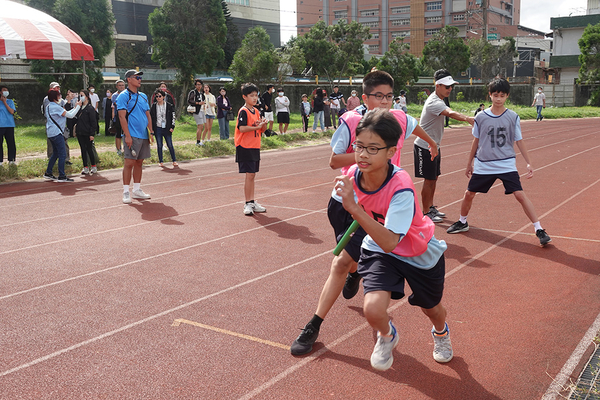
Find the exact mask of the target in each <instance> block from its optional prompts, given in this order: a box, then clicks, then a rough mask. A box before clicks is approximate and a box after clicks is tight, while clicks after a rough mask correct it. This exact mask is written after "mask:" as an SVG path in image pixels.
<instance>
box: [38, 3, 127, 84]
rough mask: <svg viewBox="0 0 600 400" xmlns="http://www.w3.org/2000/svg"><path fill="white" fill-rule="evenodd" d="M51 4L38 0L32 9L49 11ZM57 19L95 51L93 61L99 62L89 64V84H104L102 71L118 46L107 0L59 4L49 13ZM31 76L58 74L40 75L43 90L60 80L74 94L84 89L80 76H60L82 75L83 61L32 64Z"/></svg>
mask: <svg viewBox="0 0 600 400" xmlns="http://www.w3.org/2000/svg"><path fill="white" fill-rule="evenodd" d="M50 4H51V0H44V1H42V0H36V1H31V2H29V5H30V6H36V5H37V6H40V7H44V8H48V7H50ZM50 14H51V15H52V16H53V17H54V18H56V19H58V20H59V21H60V22H62V23H63V24H65V25H66V26H68V27H69V28H71V29H72V30H73V31H75V32H76V33H77V34H78V35H79V36H80V37H81V39H83V41H84V42H86V43H88V44H89V45H91V46H92V47H93V49H94V57H95V58H96V59H97V60H98V61H97V62H95V61H86V62H85V68H86V73H87V75H88V76H89V83H90V84H93V85H99V84H100V83H102V81H103V79H102V72H101V70H100V68H101V67H102V66H103V65H104V60H105V58H106V56H107V55H108V54H109V53H110V52H111V51H112V49H113V47H114V46H115V43H114V39H113V26H114V24H115V20H114V15H113V13H112V9H111V7H110V5H109V3H108V0H57V1H56V2H55V3H54V5H53V6H52V12H51V13H50ZM30 71H31V72H49V71H51V72H55V73H57V74H58V75H38V78H36V79H37V80H38V81H40V82H41V83H42V84H43V85H44V86H46V85H48V84H49V83H50V82H52V81H54V80H57V81H59V82H60V83H61V84H62V85H63V86H66V87H69V88H72V89H74V90H76V89H79V88H81V87H82V83H83V82H82V80H81V77H80V76H77V75H62V76H61V75H60V73H81V72H83V64H82V62H81V61H58V60H33V61H32V62H31V68H30Z"/></svg>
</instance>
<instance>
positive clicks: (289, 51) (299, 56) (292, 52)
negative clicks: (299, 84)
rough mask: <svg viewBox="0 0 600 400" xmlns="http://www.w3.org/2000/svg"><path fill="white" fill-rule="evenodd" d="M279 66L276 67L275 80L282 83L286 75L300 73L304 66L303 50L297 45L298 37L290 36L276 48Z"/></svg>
mask: <svg viewBox="0 0 600 400" xmlns="http://www.w3.org/2000/svg"><path fill="white" fill-rule="evenodd" d="M277 53H278V55H279V67H278V68H277V81H278V82H279V83H283V81H284V80H285V78H286V77H287V76H290V75H292V74H300V73H301V72H302V71H303V70H304V68H305V67H306V60H305V57H304V52H303V51H302V49H301V48H300V46H299V45H298V38H297V37H292V38H290V40H288V42H287V43H286V44H285V45H284V46H282V47H281V48H279V49H277Z"/></svg>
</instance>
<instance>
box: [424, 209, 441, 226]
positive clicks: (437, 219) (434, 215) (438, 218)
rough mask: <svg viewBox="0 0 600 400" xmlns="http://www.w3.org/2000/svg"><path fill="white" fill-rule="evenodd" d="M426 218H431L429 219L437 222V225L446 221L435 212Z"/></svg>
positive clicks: (428, 214) (430, 212)
mask: <svg viewBox="0 0 600 400" xmlns="http://www.w3.org/2000/svg"><path fill="white" fill-rule="evenodd" d="M425 215H426V216H428V217H429V219H431V220H432V221H433V222H435V223H436V224H437V223H438V222H443V221H444V220H443V219H442V217H438V216H437V215H436V214H435V212H433V211H429V212H428V213H427V214H425Z"/></svg>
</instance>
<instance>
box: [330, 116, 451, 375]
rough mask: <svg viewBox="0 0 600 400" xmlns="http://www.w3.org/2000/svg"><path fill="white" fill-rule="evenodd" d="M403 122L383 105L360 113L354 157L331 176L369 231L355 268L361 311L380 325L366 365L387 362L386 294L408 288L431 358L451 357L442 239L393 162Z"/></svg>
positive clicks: (393, 335) (381, 366) (396, 295)
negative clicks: (426, 327) (427, 333)
mask: <svg viewBox="0 0 600 400" xmlns="http://www.w3.org/2000/svg"><path fill="white" fill-rule="evenodd" d="M399 133H401V131H400V126H399V124H398V121H397V119H396V118H393V116H392V115H391V114H390V113H387V112H385V111H383V110H375V111H373V112H370V113H368V114H367V115H365V118H363V120H362V121H360V123H359V124H358V127H357V129H356V142H355V145H354V147H355V149H356V152H355V154H354V156H355V159H356V165H353V166H352V167H351V168H350V170H349V171H348V172H347V173H346V174H345V175H342V176H338V177H337V178H336V184H335V188H334V190H335V191H336V192H337V193H338V194H339V195H340V196H341V197H342V201H343V205H344V209H346V211H347V212H348V213H350V214H352V215H353V216H354V218H355V219H356V220H357V221H358V222H359V223H360V225H361V227H363V229H364V230H365V231H366V233H367V235H366V236H365V238H364V240H363V242H362V246H361V256H360V259H359V261H358V270H359V272H360V274H361V275H362V276H363V277H364V283H363V286H364V291H365V298H364V305H363V312H364V315H365V318H366V319H367V321H368V322H369V324H370V325H371V327H373V329H375V330H376V331H377V342H376V344H375V348H374V349H373V353H372V355H371V366H372V367H373V368H374V369H376V370H380V371H385V370H387V369H389V368H390V367H391V366H392V363H393V361H394V357H393V355H392V351H393V349H394V347H396V345H397V344H398V341H399V338H398V331H397V330H396V327H395V326H394V325H393V324H392V322H391V321H390V318H389V315H388V313H387V308H388V307H389V305H390V300H391V299H394V300H398V299H401V298H403V297H404V295H405V289H404V286H405V281H406V282H407V283H408V284H409V286H410V288H411V290H412V294H411V295H410V296H409V297H408V302H409V303H410V304H411V305H413V306H417V307H420V308H421V310H422V311H423V313H424V314H425V315H427V317H428V318H429V320H430V321H431V323H432V324H433V328H432V330H431V333H432V335H433V342H434V347H433V358H434V359H435V360H436V361H437V362H440V363H446V362H449V361H450V360H451V359H452V357H453V352H452V344H451V342H450V332H449V331H448V325H447V324H446V309H445V308H444V306H443V305H442V303H441V301H442V295H443V291H444V275H445V261H444V251H446V248H447V246H446V243H445V242H444V241H440V240H437V239H436V238H435V237H434V236H433V233H434V230H435V228H434V225H433V222H432V221H431V220H430V219H429V218H426V217H425V216H424V215H423V214H422V213H421V210H420V208H419V201H418V199H417V196H416V192H415V187H414V185H413V183H412V180H411V177H410V176H409V175H408V173H407V172H406V171H404V170H403V169H401V168H399V167H397V166H395V165H393V164H392V163H391V159H392V157H393V156H394V154H395V153H396V152H397V148H396V144H397V143H398V139H399Z"/></svg>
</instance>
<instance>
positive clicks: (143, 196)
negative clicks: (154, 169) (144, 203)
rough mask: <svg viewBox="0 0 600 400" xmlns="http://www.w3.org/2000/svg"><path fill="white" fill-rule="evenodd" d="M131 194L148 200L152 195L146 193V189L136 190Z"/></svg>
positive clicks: (135, 197)
mask: <svg viewBox="0 0 600 400" xmlns="http://www.w3.org/2000/svg"><path fill="white" fill-rule="evenodd" d="M131 196H132V197H133V198H134V199H142V200H148V199H149V198H150V195H149V194H147V193H144V191H143V190H142V189H138V190H134V191H133V193H132V194H131Z"/></svg>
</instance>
